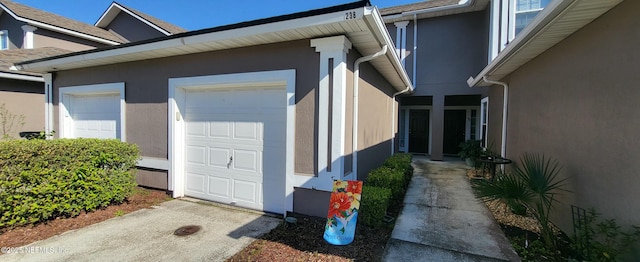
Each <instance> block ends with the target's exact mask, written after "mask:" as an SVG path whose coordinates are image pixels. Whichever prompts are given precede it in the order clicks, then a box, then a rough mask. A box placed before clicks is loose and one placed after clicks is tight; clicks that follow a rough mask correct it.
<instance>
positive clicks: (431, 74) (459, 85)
mask: <svg viewBox="0 0 640 262" xmlns="http://www.w3.org/2000/svg"><path fill="white" fill-rule="evenodd" d="M485 15H486V14H485V11H480V12H473V13H465V14H458V15H450V16H443V17H435V18H430V19H421V20H418V41H417V43H418V45H417V49H416V53H415V55H417V59H418V60H417V67H416V69H417V73H416V83H414V85H415V93H414V94H413V95H415V96H428V95H429V96H430V95H465V94H480V93H481V92H482V88H479V89H470V88H468V86H467V84H466V80H467V79H468V78H469V76H471V75H476V74H477V73H478V72H480V70H482V68H483V67H484V66H485V65H486V64H487V58H486V57H487V55H486V52H487V35H488V29H487V26H486V25H485V23H484V22H485V20H486V19H485ZM410 25H411V24H410ZM407 37H408V39H407V44H408V45H411V47H413V33H412V32H411V33H408V34H407ZM413 55H414V54H410V55H409V57H407V64H411V62H412V60H411V59H413ZM407 71H409V72H411V71H410V70H407Z"/></svg>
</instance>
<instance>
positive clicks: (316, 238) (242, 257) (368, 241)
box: [227, 214, 392, 261]
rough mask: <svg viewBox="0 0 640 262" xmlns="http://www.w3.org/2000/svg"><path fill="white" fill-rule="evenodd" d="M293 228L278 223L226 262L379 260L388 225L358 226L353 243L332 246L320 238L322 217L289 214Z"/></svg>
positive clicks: (322, 223) (389, 233)
mask: <svg viewBox="0 0 640 262" xmlns="http://www.w3.org/2000/svg"><path fill="white" fill-rule="evenodd" d="M292 216H294V217H296V218H297V219H298V221H297V223H296V224H295V225H285V224H281V225H280V226H278V227H277V228H275V229H274V230H272V231H271V232H270V233H268V234H266V235H264V236H262V237H261V238H260V239H259V240H257V241H254V242H253V243H251V244H250V245H249V246H248V247H247V248H245V249H243V250H242V251H240V252H238V253H237V254H236V255H234V256H233V257H231V258H230V259H229V260H227V261H354V260H355V261H380V260H381V258H382V255H383V253H384V250H385V247H386V244H387V241H388V240H389V238H390V237H391V231H392V228H391V226H387V227H385V228H380V229H373V228H368V227H366V226H364V225H361V224H358V226H357V228H356V235H355V239H354V241H353V243H351V244H349V245H346V246H334V245H331V244H328V243H327V242H326V241H325V240H324V239H323V234H324V227H325V223H326V221H327V219H326V218H319V217H309V216H304V215H300V214H292Z"/></svg>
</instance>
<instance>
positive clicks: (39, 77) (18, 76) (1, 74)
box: [0, 72, 44, 83]
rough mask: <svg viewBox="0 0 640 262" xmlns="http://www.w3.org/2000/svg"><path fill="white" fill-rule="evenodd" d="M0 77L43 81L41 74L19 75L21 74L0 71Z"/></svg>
mask: <svg viewBox="0 0 640 262" xmlns="http://www.w3.org/2000/svg"><path fill="white" fill-rule="evenodd" d="M0 78H9V79H16V80H25V81H32V82H43V83H44V78H42V77H41V76H30V75H21V74H12V73H5V72H0Z"/></svg>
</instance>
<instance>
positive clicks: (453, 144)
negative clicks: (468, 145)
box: [442, 110, 467, 155]
mask: <svg viewBox="0 0 640 262" xmlns="http://www.w3.org/2000/svg"><path fill="white" fill-rule="evenodd" d="M466 123H467V110H444V141H443V145H442V146H443V148H442V152H443V153H444V154H447V155H455V154H458V152H460V147H458V146H459V145H460V143H462V142H464V138H465V125H466Z"/></svg>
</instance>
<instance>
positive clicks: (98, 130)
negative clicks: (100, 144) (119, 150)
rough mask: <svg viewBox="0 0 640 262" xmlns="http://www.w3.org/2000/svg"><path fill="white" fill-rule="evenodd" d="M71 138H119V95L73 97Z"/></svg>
mask: <svg viewBox="0 0 640 262" xmlns="http://www.w3.org/2000/svg"><path fill="white" fill-rule="evenodd" d="M69 109H70V112H69V114H70V117H71V118H72V123H73V126H72V127H71V128H72V132H73V137H90V138H120V134H119V132H118V130H120V123H119V122H120V95H119V94H110V95H91V96H73V97H72V99H71V106H70V108H69Z"/></svg>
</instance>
